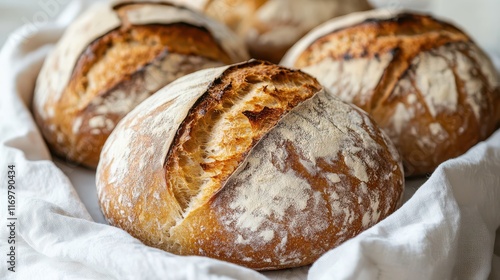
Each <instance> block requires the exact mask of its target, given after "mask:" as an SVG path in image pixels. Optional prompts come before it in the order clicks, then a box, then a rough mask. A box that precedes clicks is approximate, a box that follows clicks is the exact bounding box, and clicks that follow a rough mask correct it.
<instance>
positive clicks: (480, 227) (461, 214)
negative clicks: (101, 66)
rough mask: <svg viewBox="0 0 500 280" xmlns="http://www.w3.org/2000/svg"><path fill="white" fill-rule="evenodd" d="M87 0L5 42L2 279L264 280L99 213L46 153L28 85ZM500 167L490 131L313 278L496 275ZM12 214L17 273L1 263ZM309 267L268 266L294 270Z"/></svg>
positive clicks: (0, 151)
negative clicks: (169, 246)
mask: <svg viewBox="0 0 500 280" xmlns="http://www.w3.org/2000/svg"><path fill="white" fill-rule="evenodd" d="M85 7H86V2H83V1H74V2H73V3H71V4H70V6H69V7H68V9H67V10H66V11H65V12H64V13H63V14H62V16H61V17H60V18H59V19H58V20H57V21H55V22H53V23H47V24H45V25H42V26H37V28H36V30H28V27H24V28H21V29H19V30H18V31H17V32H15V33H14V34H13V35H12V36H11V37H10V39H9V40H8V42H7V44H6V45H5V46H4V48H3V49H2V51H1V52H0V86H1V89H2V92H1V95H0V186H1V188H0V201H1V202H0V205H2V207H0V221H1V224H2V226H1V227H0V253H1V254H0V256H1V257H0V263H1V265H0V279H267V278H266V277H265V276H264V275H263V274H260V273H257V272H255V271H253V270H249V269H246V268H243V267H239V266H237V265H233V264H229V263H226V262H222V261H217V260H213V259H208V258H203V257H179V256H174V255H172V254H169V253H166V252H163V251H161V250H157V249H154V248H151V247H147V246H145V245H143V244H142V243H140V242H139V241H138V240H136V239H135V238H133V237H131V236H130V235H128V234H127V233H126V232H124V231H122V230H121V229H118V228H115V227H111V226H108V225H104V224H99V223H96V222H94V221H93V220H92V217H91V216H90V215H89V212H88V211H87V209H86V208H85V205H84V204H83V203H82V202H81V200H80V198H79V196H78V194H77V192H76V191H75V189H74V187H73V186H72V184H71V182H70V180H69V179H68V177H66V176H65V174H64V173H63V172H62V171H61V170H60V169H59V168H58V167H57V166H56V165H55V164H54V163H53V162H52V161H51V158H50V154H49V152H48V150H47V147H46V146H45V143H44V141H43V139H42V137H41V135H40V132H39V131H38V129H37V127H36V125H35V123H34V121H33V117H32V116H31V113H30V107H31V98H32V94H33V89H34V84H35V80H36V76H37V74H38V72H39V70H40V68H41V65H42V63H43V59H44V57H45V56H46V55H47V53H48V52H49V51H50V50H51V49H52V47H53V44H54V43H55V42H56V41H57V40H58V38H59V37H60V36H61V34H62V32H63V30H64V28H65V26H67V24H69V22H71V20H73V19H74V17H75V16H76V15H78V14H79V13H80V12H81V11H82V10H83V9H84V8H85ZM9 165H15V167H14V170H15V184H14V187H15V190H14V191H15V210H14V215H12V216H11V215H10V213H8V211H7V206H6V204H7V191H8V177H7V174H8V171H9V170H10V169H9V168H8V166H9ZM499 171H500V132H497V133H496V134H495V135H494V136H492V137H491V138H490V139H488V140H487V141H486V142H484V143H481V144H479V145H477V146H476V147H474V148H473V149H471V150H470V151H469V152H468V153H467V154H466V155H464V156H462V157H459V158H457V159H454V160H450V161H448V162H446V163H444V164H443V165H441V166H440V167H439V168H438V170H437V171H436V172H434V174H433V175H432V177H431V178H430V179H429V180H428V182H427V183H425V184H424V185H423V186H422V187H421V188H420V189H419V190H418V191H417V192H416V193H415V194H414V195H413V197H412V198H411V199H410V200H409V201H408V202H407V203H406V204H404V205H403V206H402V208H401V209H399V210H398V211H397V212H396V213H394V214H393V215H391V216H390V217H388V218H387V219H385V220H384V221H382V222H381V223H379V224H377V225H376V226H374V227H372V228H371V229H369V230H367V231H365V232H364V233H362V234H361V235H359V236H357V237H356V238H353V239H351V240H350V241H348V242H346V243H344V244H343V245H341V246H340V247H338V248H336V249H334V250H332V251H330V252H328V253H327V254H325V255H324V256H323V257H322V258H320V259H319V260H318V261H317V262H316V263H315V264H314V265H313V266H312V268H311V269H310V271H309V275H308V278H309V279H314V280H316V279H486V278H487V277H488V276H490V278H491V279H500V278H499V276H500V259H499V258H498V256H497V255H495V254H494V243H495V231H496V229H497V228H498V227H499V226H500V173H499ZM96 199H97V198H96ZM8 218H17V220H7V219H8ZM12 221H14V222H15V227H16V228H15V241H16V243H15V256H16V261H15V271H16V272H11V271H9V270H7V268H8V267H9V266H10V264H9V263H8V262H7V261H8V258H9V256H7V254H8V253H9V252H10V246H12V245H11V244H9V243H8V242H7V240H8V238H9V237H10V230H8V228H7V225H8V224H9V223H8V222H12ZM497 248H498V249H500V245H498V244H497ZM498 249H497V250H498ZM497 253H498V251H497ZM2 258H3V259H2ZM306 271H307V268H302V269H297V270H287V271H279V272H271V273H267V274H266V275H267V276H269V277H271V278H281V279H301V278H303V277H304V275H305V273H306Z"/></svg>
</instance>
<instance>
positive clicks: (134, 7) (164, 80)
mask: <svg viewBox="0 0 500 280" xmlns="http://www.w3.org/2000/svg"><path fill="white" fill-rule="evenodd" d="M246 59H248V55H247V54H246V51H245V47H244V45H243V43H242V42H241V41H239V40H238V39H237V37H236V35H234V34H232V33H230V31H229V30H228V29H225V28H224V27H223V26H222V25H220V24H217V23H215V22H214V21H210V20H208V19H207V18H204V17H202V16H201V15H199V14H197V13H195V12H193V11H190V10H187V9H185V8H180V7H175V6H171V5H169V4H165V3H157V4H154V3H135V2H133V1H128V2H127V3H122V4H121V5H119V6H112V5H111V4H110V3H105V4H102V3H101V4H96V6H95V7H93V8H91V9H90V10H89V11H88V12H87V13H85V14H84V15H82V17H81V18H79V19H77V20H76V21H75V22H74V23H73V24H72V25H71V26H70V27H69V28H68V30H67V31H66V33H65V34H64V36H63V37H62V39H61V40H60V42H59V43H58V45H57V47H56V48H55V50H54V51H53V53H51V54H50V55H49V57H48V58H47V60H46V62H45V64H44V66H43V69H42V71H41V73H40V75H39V77H38V81H37V87H36V90H35V99H34V108H33V109H34V115H35V117H36V120H37V122H38V124H39V126H40V127H41V130H42V132H43V135H44V137H45V139H46V140H47V143H48V144H49V147H50V149H51V150H52V151H53V152H54V153H55V154H56V155H58V156H60V157H63V158H66V159H68V160H70V161H72V162H75V163H79V164H83V165H85V166H88V167H94V168H95V167H96V166H97V162H98V160H99V154H100V152H101V149H102V146H103V145H104V142H105V140H106V139H107V137H108V135H109V134H110V133H111V131H112V130H113V129H114V127H115V125H116V124H117V123H118V121H120V119H121V118H122V117H123V116H124V115H125V114H127V113H128V112H130V111H131V110H132V109H133V108H134V107H135V106H136V105H137V104H139V103H140V102H141V101H143V100H144V99H146V98H147V97H149V96H150V95H152V94H153V93H154V92H156V91H157V90H158V89H160V88H161V87H163V86H164V85H166V84H168V83H170V82H172V81H173V80H175V79H177V78H179V77H181V76H183V75H185V74H188V73H192V72H194V71H196V70H199V69H204V68H210V67H216V66H222V65H225V64H231V63H235V62H240V61H244V60H246Z"/></svg>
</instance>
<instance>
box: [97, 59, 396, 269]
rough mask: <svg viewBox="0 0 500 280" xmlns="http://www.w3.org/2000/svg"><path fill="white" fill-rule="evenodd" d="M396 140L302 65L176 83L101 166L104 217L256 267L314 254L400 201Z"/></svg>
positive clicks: (120, 136) (137, 115) (127, 129)
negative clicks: (333, 92)
mask: <svg viewBox="0 0 500 280" xmlns="http://www.w3.org/2000/svg"><path fill="white" fill-rule="evenodd" d="M403 177H404V175H403V170H402V165H401V162H400V159H399V155H398V154H397V152H396V150H395V148H394V147H393V145H392V143H391V142H390V141H389V140H388V138H387V137H385V135H384V134H383V133H382V132H381V131H380V129H379V128H377V127H376V126H375V125H374V122H373V121H372V120H371V119H370V118H369V117H368V116H367V115H366V113H364V112H363V111H362V110H359V109H356V108H354V107H352V106H350V105H348V104H346V103H344V102H342V101H340V100H338V99H337V98H334V97H333V96H331V95H329V94H327V93H326V92H325V91H324V90H323V89H322V88H321V86H320V85H319V84H318V82H317V81H316V80H315V79H314V78H312V77H310V76H308V75H306V74H304V73H302V72H300V71H294V70H289V69H286V68H282V67H278V66H276V65H270V64H268V63H264V62H260V61H252V62H248V63H243V64H239V65H234V66H229V67H220V68H214V69H209V70H206V71H199V72H196V73H194V74H191V75H189V76H186V77H184V78H181V79H179V80H177V81H175V82H173V83H172V84H171V85H170V86H169V87H166V88H164V89H162V90H160V91H159V92H158V93H157V94H155V96H153V97H152V98H151V99H149V100H147V101H145V102H144V103H142V104H141V105H139V107H137V108H136V109H135V110H134V111H132V112H131V113H130V114H128V115H127V116H126V117H125V118H124V119H123V121H122V122H121V123H120V124H119V126H118V127H117V129H116V130H115V131H114V132H113V133H112V135H111V136H110V139H109V140H108V141H107V143H106V145H105V147H104V150H103V153H102V158H101V162H100V163H99V167H98V170H97V178H96V183H97V189H98V196H99V202H100V205H101V209H102V210H103V213H104V215H105V217H106V218H107V219H108V221H109V222H110V223H111V224H113V225H116V226H119V227H121V228H123V229H125V230H127V231H128V232H129V233H130V234H131V235H133V236H135V237H136V238H138V239H140V240H141V241H143V242H144V243H145V244H147V245H150V246H154V247H157V248H161V249H163V250H166V251H169V252H173V253H175V254H181V255H201V256H208V257H212V258H217V259H221V260H226V261H230V262H233V263H237V264H240V265H244V266H247V267H251V268H254V269H258V270H268V269H280V268H287V267H296V266H301V265H306V264H310V263H312V262H313V261H314V260H316V259H317V258H319V257H320V256H321V255H322V254H323V253H324V252H326V251H327V250H329V249H331V248H333V247H335V246H338V245H339V244H340V243H342V242H344V241H346V240H347V239H349V238H351V237H353V236H355V235H357V234H358V233H360V232H361V231H363V230H365V229H367V228H369V227H371V226H372V225H374V224H375V223H377V222H378V221H380V220H382V219H384V218H385V217H387V216H388V215H389V214H390V213H392V212H393V211H394V210H395V209H396V208H397V206H398V204H399V201H400V199H401V197H402V194H403V188H404V182H403Z"/></svg>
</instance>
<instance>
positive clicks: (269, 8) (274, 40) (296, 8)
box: [173, 0, 371, 63]
mask: <svg viewBox="0 0 500 280" xmlns="http://www.w3.org/2000/svg"><path fill="white" fill-rule="evenodd" d="M173 1H174V2H177V3H182V4H184V5H187V6H190V7H193V8H195V9H198V10H201V11H203V12H204V13H205V14H207V15H209V16H210V17H212V18H214V19H217V20H219V21H220V22H223V23H224V24H226V25H227V26H229V27H230V28H231V29H232V30H234V31H235V32H236V33H237V34H238V35H240V36H241V37H242V38H243V39H244V40H245V42H246V44H247V46H248V49H249V51H250V54H251V56H252V57H253V58H258V59H264V60H268V61H271V62H274V63H278V62H279V61H280V59H281V57H282V56H283V55H284V54H285V52H286V51H287V50H288V49H289V48H290V47H291V46H292V45H293V44H294V43H295V42H296V41H297V40H299V39H300V37H302V36H304V35H305V34H306V33H307V32H308V31H310V30H311V29H313V28H314V27H316V26H317V25H319V24H321V23H323V22H325V21H327V20H329V19H331V18H333V17H336V16H341V15H345V14H348V13H352V12H356V11H364V10H368V9H370V8H371V6H370V5H369V4H368V1H367V0H349V1H343V0H198V1H191V0H173Z"/></svg>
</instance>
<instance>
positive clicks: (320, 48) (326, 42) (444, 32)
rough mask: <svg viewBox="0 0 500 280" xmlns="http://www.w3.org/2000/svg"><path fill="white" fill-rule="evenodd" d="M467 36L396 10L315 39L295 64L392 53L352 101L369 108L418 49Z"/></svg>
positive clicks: (464, 39) (389, 89)
mask: <svg viewBox="0 0 500 280" xmlns="http://www.w3.org/2000/svg"><path fill="white" fill-rule="evenodd" d="M468 41H470V38H469V37H468V36H467V35H465V34H464V33H463V32H461V31H460V30H458V29H457V28H455V27H454V26H452V25H450V24H447V23H444V22H440V21H436V20H435V19H433V18H432V17H430V16H426V15H416V14H407V13H404V14H398V15H396V16H394V17H393V18H390V19H367V20H365V21H363V22H362V23H359V24H357V25H354V26H351V27H349V28H343V29H341V30H336V31H334V32H332V33H331V34H329V35H326V36H324V37H322V38H319V39H318V40H316V41H315V42H314V43H313V44H312V45H310V46H309V47H308V48H307V49H306V50H305V51H304V52H303V53H302V55H301V56H300V57H299V58H298V59H297V60H296V62H295V67H297V68H304V67H307V66H309V65H314V64H317V63H319V62H320V61H322V60H324V59H325V58H326V57H329V58H331V59H333V60H346V61H348V60H351V59H358V58H368V59H378V57H380V56H382V55H384V54H386V53H391V54H392V61H391V62H390V64H389V65H388V66H387V68H386V70H385V71H384V74H383V76H382V78H381V80H380V81H379V83H378V85H377V87H376V88H375V89H374V90H373V92H372V93H371V94H372V95H371V96H362V98H361V96H359V97H358V98H355V99H354V101H353V102H354V103H355V104H356V105H357V106H359V107H360V108H362V109H364V110H365V111H370V110H373V109H374V108H375V107H376V106H378V105H379V102H382V101H383V99H386V98H387V96H388V95H390V94H391V93H392V92H393V90H394V87H395V86H396V82H397V81H398V79H400V78H401V76H402V75H403V74H404V73H405V72H406V71H407V69H408V68H409V67H410V64H411V61H412V60H413V59H414V58H415V57H416V56H417V55H418V54H420V53H421V52H425V51H429V50H432V49H435V48H438V47H440V46H443V45H445V44H449V43H453V42H468Z"/></svg>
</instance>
